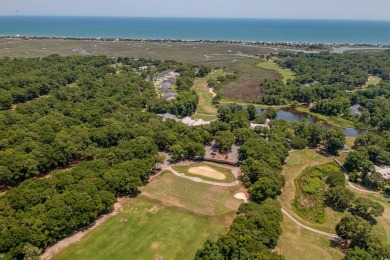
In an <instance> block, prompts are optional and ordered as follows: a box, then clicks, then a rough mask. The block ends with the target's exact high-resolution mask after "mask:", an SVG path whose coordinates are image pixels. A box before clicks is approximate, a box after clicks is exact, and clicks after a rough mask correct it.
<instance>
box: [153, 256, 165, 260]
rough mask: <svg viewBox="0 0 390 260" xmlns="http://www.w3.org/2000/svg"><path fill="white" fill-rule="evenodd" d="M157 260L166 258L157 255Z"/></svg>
mask: <svg viewBox="0 0 390 260" xmlns="http://www.w3.org/2000/svg"><path fill="white" fill-rule="evenodd" d="M155 259H156V260H164V257H163V256H162V255H156V258H155Z"/></svg>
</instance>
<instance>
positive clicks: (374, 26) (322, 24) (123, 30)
mask: <svg viewBox="0 0 390 260" xmlns="http://www.w3.org/2000/svg"><path fill="white" fill-rule="evenodd" d="M0 35H21V36H48V37H93V38H96V37H106V38H131V39H182V40H237V41H267V42H309V43H352V44H353V43H355V44H358V43H367V44H390V21H345V20H280V19H212V18H210V19H209V18H130V17H39V16H35V17H27V16H0Z"/></svg>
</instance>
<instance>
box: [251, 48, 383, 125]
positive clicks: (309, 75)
mask: <svg viewBox="0 0 390 260" xmlns="http://www.w3.org/2000/svg"><path fill="white" fill-rule="evenodd" d="M277 57H278V59H279V60H278V61H277V63H278V64H279V65H280V66H282V67H284V68H287V69H291V70H292V71H293V72H294V73H295V75H296V77H295V79H294V80H289V81H288V82H287V83H286V84H285V83H283V82H282V81H281V80H276V79H268V80H265V81H264V82H263V83H262V84H261V92H262V93H261V94H262V95H261V98H260V100H259V101H258V102H260V103H263V104H267V105H284V104H294V105H297V103H303V104H311V103H314V106H313V107H312V108H311V109H312V111H313V112H317V113H321V114H324V115H328V116H342V117H343V118H345V119H348V120H350V121H352V122H354V123H355V125H357V126H359V125H360V126H371V127H377V128H378V129H380V130H389V129H390V102H389V101H388V100H389V98H390V52H389V51H385V52H380V53H344V54H332V53H328V52H322V53H319V54H304V53H297V54H294V53H289V52H286V53H280V54H278V55H277ZM369 75H373V76H378V77H380V78H381V79H382V81H381V82H380V83H379V84H378V85H376V86H374V85H369V86H368V87H367V88H364V89H363V88H361V87H362V86H363V85H364V84H365V83H366V82H367V80H368V77H369ZM355 105H356V106H357V109H358V111H357V112H354V113H351V110H350V107H351V106H355Z"/></svg>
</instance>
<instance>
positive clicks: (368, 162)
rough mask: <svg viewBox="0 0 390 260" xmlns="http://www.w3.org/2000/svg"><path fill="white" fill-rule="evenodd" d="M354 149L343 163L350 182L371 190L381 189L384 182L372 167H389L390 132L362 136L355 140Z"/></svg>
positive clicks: (370, 133)
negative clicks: (358, 183)
mask: <svg viewBox="0 0 390 260" xmlns="http://www.w3.org/2000/svg"><path fill="white" fill-rule="evenodd" d="M355 148H356V149H355V150H353V151H351V152H350V153H349V154H348V156H347V158H346V161H345V163H344V168H345V169H346V170H347V171H348V172H349V178H350V180H351V181H354V182H360V183H361V184H363V185H365V186H367V187H369V188H371V189H383V188H384V187H385V185H386V180H385V179H384V178H383V176H382V175H381V174H380V173H377V172H375V168H374V165H379V166H389V165H390V132H389V131H384V132H382V133H373V132H369V133H366V134H363V135H361V136H359V137H357V138H356V140H355Z"/></svg>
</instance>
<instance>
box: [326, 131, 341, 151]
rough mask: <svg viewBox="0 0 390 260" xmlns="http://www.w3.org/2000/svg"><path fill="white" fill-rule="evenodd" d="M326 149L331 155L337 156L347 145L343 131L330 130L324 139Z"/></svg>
mask: <svg viewBox="0 0 390 260" xmlns="http://www.w3.org/2000/svg"><path fill="white" fill-rule="evenodd" d="M324 142H325V146H326V149H327V150H328V152H329V153H330V154H333V155H337V154H338V150H341V149H342V148H343V147H344V144H345V134H344V132H343V131H342V130H341V129H330V130H328V131H327V132H326V133H325V138H324Z"/></svg>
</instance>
